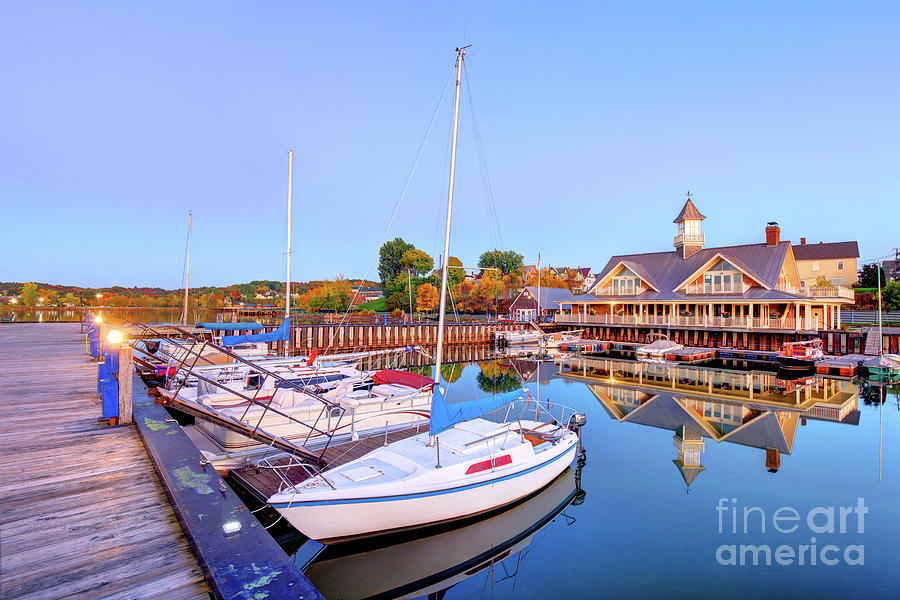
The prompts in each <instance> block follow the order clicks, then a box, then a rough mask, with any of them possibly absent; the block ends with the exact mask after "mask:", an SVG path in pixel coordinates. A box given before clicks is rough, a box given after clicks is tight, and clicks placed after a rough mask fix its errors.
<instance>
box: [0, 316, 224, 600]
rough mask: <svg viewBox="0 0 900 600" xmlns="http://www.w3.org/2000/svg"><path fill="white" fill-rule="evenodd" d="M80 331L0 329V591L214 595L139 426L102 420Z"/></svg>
mask: <svg viewBox="0 0 900 600" xmlns="http://www.w3.org/2000/svg"><path fill="white" fill-rule="evenodd" d="M79 329H80V326H79V325H78V324H77V323H75V324H68V323H61V324H25V323H23V324H12V325H2V326H0V389H2V390H3V396H2V400H0V440H2V452H3V457H4V459H3V462H2V463H0V498H2V500H0V508H2V511H0V543H2V555H0V597H3V598H4V599H11V598H100V597H103V598H167V599H169V598H171V599H175V600H178V599H188V598H192V599H193V598H208V597H209V587H208V586H207V583H206V581H205V580H204V577H203V573H202V572H201V569H200V567H199V565H198V564H197V560H196V559H195V558H194V555H193V554H192V553H191V550H190V548H189V547H188V543H187V541H186V539H185V537H184V534H183V532H182V530H181V527H180V526H179V524H178V521H177V520H176V518H175V514H174V513H173V511H172V509H171V507H170V505H169V502H168V500H167V498H166V495H165V493H164V491H163V488H162V487H161V485H160V483H159V481H158V479H157V476H156V473H155V472H154V469H153V466H152V465H151V464H150V460H149V459H148V457H147V453H146V451H145V449H144V445H143V444H142V443H141V440H140V438H139V436H138V434H137V432H136V431H135V429H134V428H133V427H115V428H110V427H106V426H104V425H99V424H98V423H97V418H98V417H99V416H100V406H99V399H98V395H97V387H96V386H97V364H96V363H91V362H89V361H88V356H87V354H86V353H85V349H84V336H83V335H81V334H80V333H79Z"/></svg>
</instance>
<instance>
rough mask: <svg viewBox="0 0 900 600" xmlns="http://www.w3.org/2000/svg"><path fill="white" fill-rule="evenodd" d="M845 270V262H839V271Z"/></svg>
mask: <svg viewBox="0 0 900 600" xmlns="http://www.w3.org/2000/svg"><path fill="white" fill-rule="evenodd" d="M843 270H844V261H842V260H839V261H838V271H843Z"/></svg>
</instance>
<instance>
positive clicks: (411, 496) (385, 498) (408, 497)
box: [271, 446, 575, 509]
mask: <svg viewBox="0 0 900 600" xmlns="http://www.w3.org/2000/svg"><path fill="white" fill-rule="evenodd" d="M574 449H575V446H572V447H571V448H569V449H568V450H566V451H565V452H562V453H560V454H559V455H558V456H556V457H555V458H553V459H552V460H549V461H547V462H545V463H541V464H539V465H535V466H533V467H529V468H528V469H525V470H524V471H519V472H518V473H511V474H509V475H504V476H503V477H500V478H498V479H490V480H488V481H482V482H480V483H471V484H469V485H463V486H460V487H455V488H451V489H448V490H438V491H434V492H419V493H416V494H402V495H400V496H382V497H375V498H348V499H346V500H318V501H308V502H304V501H302V500H299V501H291V502H278V503H274V504H271V506H272V508H275V509H281V508H297V507H300V506H326V505H339V504H364V503H368V502H394V501H395V500H412V499H414V498H427V497H429V496H441V495H443V494H453V493H456V492H462V491H465V490H470V489H474V488H478V487H483V486H485V485H492V484H494V483H498V482H500V481H505V480H507V479H515V478H516V477H519V476H521V475H527V474H528V473H531V472H532V471H536V470H537V469H540V468H542V467H545V466H547V465H549V464H551V463H554V462H556V461H557V460H559V459H560V458H562V457H564V456H565V455H567V454H568V453H569V452H571V451H573V450H574Z"/></svg>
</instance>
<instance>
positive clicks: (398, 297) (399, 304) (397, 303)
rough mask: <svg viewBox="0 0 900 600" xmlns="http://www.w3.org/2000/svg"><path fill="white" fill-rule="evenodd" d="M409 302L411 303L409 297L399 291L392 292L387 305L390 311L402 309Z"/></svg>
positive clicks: (386, 302)
mask: <svg viewBox="0 0 900 600" xmlns="http://www.w3.org/2000/svg"><path fill="white" fill-rule="evenodd" d="M407 304H409V299H408V298H407V297H406V296H404V295H403V294H401V293H399V292H396V293H393V294H391V295H390V296H388V297H387V300H386V301H385V305H386V306H387V309H388V310H390V311H395V310H402V309H403V307H404V306H405V305H407Z"/></svg>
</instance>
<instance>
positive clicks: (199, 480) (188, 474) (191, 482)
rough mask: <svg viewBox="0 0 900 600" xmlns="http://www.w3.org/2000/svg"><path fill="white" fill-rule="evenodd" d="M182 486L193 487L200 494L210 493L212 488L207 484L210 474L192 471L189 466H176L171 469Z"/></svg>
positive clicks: (210, 477)
mask: <svg viewBox="0 0 900 600" xmlns="http://www.w3.org/2000/svg"><path fill="white" fill-rule="evenodd" d="M173 473H175V476H176V477H178V481H179V482H181V485H182V487H189V488H194V489H195V490H197V492H198V493H200V494H212V493H213V489H212V488H211V487H209V486H208V485H207V483H209V480H210V479H212V475H205V474H203V473H194V472H193V471H192V470H191V468H190V467H178V468H177V469H175V471H173Z"/></svg>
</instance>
